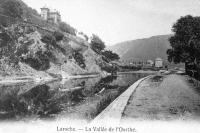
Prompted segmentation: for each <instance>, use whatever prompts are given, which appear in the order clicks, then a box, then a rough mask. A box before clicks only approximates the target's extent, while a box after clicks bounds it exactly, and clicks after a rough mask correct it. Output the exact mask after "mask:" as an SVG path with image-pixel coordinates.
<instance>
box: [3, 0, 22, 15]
mask: <svg viewBox="0 0 200 133" xmlns="http://www.w3.org/2000/svg"><path fill="white" fill-rule="evenodd" d="M2 8H3V13H4V14H5V15H7V16H10V17H13V18H22V15H23V9H22V6H21V4H20V3H19V2H18V1H14V0H7V1H5V2H4V3H3V4H2Z"/></svg>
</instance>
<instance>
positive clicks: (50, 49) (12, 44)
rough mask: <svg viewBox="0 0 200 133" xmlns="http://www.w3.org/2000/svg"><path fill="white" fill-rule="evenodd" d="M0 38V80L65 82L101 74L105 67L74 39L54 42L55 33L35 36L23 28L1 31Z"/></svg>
mask: <svg viewBox="0 0 200 133" xmlns="http://www.w3.org/2000/svg"><path fill="white" fill-rule="evenodd" d="M0 34H1V35H0V36H1V37H0V40H1V48H0V50H1V51H2V55H1V63H0V72H1V76H11V75H12V76H30V77H34V78H35V79H38V80H43V79H44V78H46V79H48V78H51V77H52V76H53V77H63V78H67V77H69V76H70V75H79V74H86V73H102V70H101V65H102V64H104V65H106V64H107V63H106V62H104V61H103V60H102V57H101V55H98V54H97V53H95V52H94V51H93V50H92V49H91V48H90V45H89V43H88V42H86V41H85V40H83V39H81V38H78V37H76V36H72V35H68V34H64V36H63V38H62V39H60V40H57V39H56V37H57V36H56V35H55V33H47V32H39V30H37V29H36V28H35V27H33V26H25V25H24V24H20V25H19V24H16V25H13V26H12V27H9V28H4V27H1V29H0ZM61 35H62V34H61ZM6 38H7V39H8V40H5V39H6ZM11 52H12V53H14V54H11ZM4 53H5V54H4ZM6 53H7V54H6ZM6 59H7V60H6Z"/></svg>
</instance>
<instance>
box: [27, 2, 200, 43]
mask: <svg viewBox="0 0 200 133" xmlns="http://www.w3.org/2000/svg"><path fill="white" fill-rule="evenodd" d="M23 1H24V2H25V3H26V4H28V6H30V7H32V8H34V9H36V10H37V11H38V12H39V13H40V8H41V7H43V6H47V7H49V8H52V9H57V10H58V11H59V12H60V14H61V17H62V21H65V22H67V23H68V24H70V25H71V26H73V27H75V28H76V29H77V30H78V31H82V32H84V33H86V34H87V35H89V36H90V35H91V34H92V33H94V34H96V35H98V36H99V37H100V38H101V39H102V40H103V41H104V42H105V44H106V45H114V44H116V43H119V42H123V41H127V40H134V39H140V38H147V37H151V36H155V35H164V34H171V33H172V32H171V27H172V25H173V24H174V23H175V22H176V20H177V19H179V18H180V17H181V16H185V15H189V14H190V15H193V16H199V15H200V0H23Z"/></svg>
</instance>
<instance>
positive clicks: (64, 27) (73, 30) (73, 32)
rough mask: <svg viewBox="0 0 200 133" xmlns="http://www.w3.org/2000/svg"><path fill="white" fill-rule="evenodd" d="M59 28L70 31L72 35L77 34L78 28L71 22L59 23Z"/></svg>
mask: <svg viewBox="0 0 200 133" xmlns="http://www.w3.org/2000/svg"><path fill="white" fill-rule="evenodd" d="M59 29H60V30H61V31H63V32H66V33H69V34H71V35H76V29H75V28H73V27H71V26H70V25H69V24H67V23H65V22H60V23H59Z"/></svg>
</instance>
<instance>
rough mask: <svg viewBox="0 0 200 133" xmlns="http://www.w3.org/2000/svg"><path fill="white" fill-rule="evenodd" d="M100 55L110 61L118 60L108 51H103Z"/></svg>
mask: <svg viewBox="0 0 200 133" xmlns="http://www.w3.org/2000/svg"><path fill="white" fill-rule="evenodd" d="M102 55H104V56H105V57H107V58H108V59H109V60H111V61H114V60H119V55H118V54H116V53H114V52H112V51H110V50H105V51H103V52H102Z"/></svg>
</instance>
